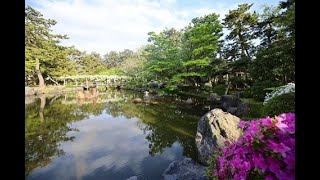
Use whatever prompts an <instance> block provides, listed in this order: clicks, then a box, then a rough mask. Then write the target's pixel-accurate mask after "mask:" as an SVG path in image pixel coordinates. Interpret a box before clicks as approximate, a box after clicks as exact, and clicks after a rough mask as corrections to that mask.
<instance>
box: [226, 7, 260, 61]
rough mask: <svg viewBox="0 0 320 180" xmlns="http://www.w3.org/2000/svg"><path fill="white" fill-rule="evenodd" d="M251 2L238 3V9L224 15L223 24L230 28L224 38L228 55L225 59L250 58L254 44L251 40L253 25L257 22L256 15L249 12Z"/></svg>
mask: <svg viewBox="0 0 320 180" xmlns="http://www.w3.org/2000/svg"><path fill="white" fill-rule="evenodd" d="M252 5H253V4H240V5H238V9H235V10H230V11H229V13H228V14H227V15H226V16H225V19H224V20H223V21H224V22H223V24H224V25H225V27H226V28H227V29H228V30H230V33H229V34H228V35H227V37H226V40H228V41H230V43H229V44H227V46H226V49H225V51H226V52H225V53H226V54H227V55H228V56H229V57H227V59H229V60H231V61H234V60H238V59H240V58H242V57H248V58H251V57H252V55H253V52H254V48H253V47H254V46H253V43H252V42H251V40H252V39H253V38H254V31H253V30H254V27H255V25H256V24H257V20H258V15H257V14H256V13H255V12H254V13H249V12H248V11H249V9H250V8H251V6H252Z"/></svg>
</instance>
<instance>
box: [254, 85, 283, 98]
mask: <svg viewBox="0 0 320 180" xmlns="http://www.w3.org/2000/svg"><path fill="white" fill-rule="evenodd" d="M279 85H280V84H279V83H278V82H275V81H259V82H255V83H254V84H253V86H252V87H251V90H252V94H253V98H254V99H256V100H259V101H263V100H264V97H265V96H266V93H267V92H268V90H266V89H267V88H270V87H276V86H279Z"/></svg>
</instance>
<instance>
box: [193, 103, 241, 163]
mask: <svg viewBox="0 0 320 180" xmlns="http://www.w3.org/2000/svg"><path fill="white" fill-rule="evenodd" d="M239 121H240V118H238V117H236V116H234V115H232V114H230V113H227V112H223V111H222V110H221V109H218V108H216V109H213V110H211V111H209V112H208V113H207V114H205V115H204V116H202V117H201V118H200V120H199V122H198V127H197V134H196V146H197V149H198V159H199V161H200V162H201V163H203V164H204V165H208V164H207V161H208V160H209V157H211V156H212V155H213V154H214V153H216V152H217V151H218V150H220V149H221V148H222V147H223V146H224V142H225V141H231V142H233V141H236V140H237V139H238V138H239V137H240V136H241V135H242V130H241V129H240V128H238V124H239Z"/></svg>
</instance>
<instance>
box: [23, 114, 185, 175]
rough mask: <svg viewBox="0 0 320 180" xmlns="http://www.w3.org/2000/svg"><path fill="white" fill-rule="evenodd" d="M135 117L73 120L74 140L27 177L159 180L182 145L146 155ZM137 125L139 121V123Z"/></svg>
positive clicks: (143, 138)
mask: <svg viewBox="0 0 320 180" xmlns="http://www.w3.org/2000/svg"><path fill="white" fill-rule="evenodd" d="M137 123H138V120H137V119H127V118H125V117H123V116H120V117H112V116H110V115H108V114H105V113H104V114H101V115H99V116H95V117H90V118H89V119H86V120H83V121H79V122H76V123H73V124H72V125H71V127H75V128H77V129H79V130H80V131H79V132H69V133H68V135H72V136H75V137H76V138H75V140H74V142H70V141H68V142H65V143H62V144H61V149H63V150H64V152H65V153H66V154H65V155H64V156H60V157H57V158H55V159H53V160H52V162H51V163H50V164H49V165H47V166H45V167H44V168H37V169H34V171H33V172H32V173H31V174H30V175H29V176H28V178H27V179H46V180H50V179H59V180H63V179H126V178H128V177H130V176H133V175H137V176H141V177H144V178H147V179H159V178H160V177H159V174H161V173H162V172H163V171H164V169H165V168H166V167H167V166H168V165H169V164H170V162H172V161H173V160H176V159H182V151H183V150H182V147H181V146H180V144H179V143H177V142H176V143H174V144H173V145H172V146H171V147H170V148H167V149H166V150H165V151H164V152H163V153H162V154H157V155H156V156H154V157H152V156H150V155H149V147H148V146H149V143H148V141H147V140H146V139H145V136H146V135H144V134H143V131H142V130H141V129H139V127H138V126H137ZM139 126H141V124H139Z"/></svg>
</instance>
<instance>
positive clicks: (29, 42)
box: [25, 6, 76, 78]
mask: <svg viewBox="0 0 320 180" xmlns="http://www.w3.org/2000/svg"><path fill="white" fill-rule="evenodd" d="M56 23H57V22H56V21H54V20H51V19H45V18H43V15H42V14H41V13H40V12H38V11H36V10H35V9H33V8H31V7H30V6H27V7H26V8H25V67H26V68H25V75H26V76H29V77H32V76H35V75H36V69H35V68H36V65H37V64H40V74H38V75H40V76H42V75H44V76H50V77H52V78H56V77H58V76H60V75H61V74H67V75H73V74H75V72H76V71H75V66H74V64H73V63H72V62H70V61H69V60H68V59H67V57H66V56H67V52H68V49H67V48H66V47H63V46H61V45H59V43H60V41H61V40H63V39H67V36H66V35H60V34H52V33H51V31H52V30H51V29H50V28H51V27H52V26H54V25H55V24H56ZM37 62H38V63H37Z"/></svg>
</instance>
